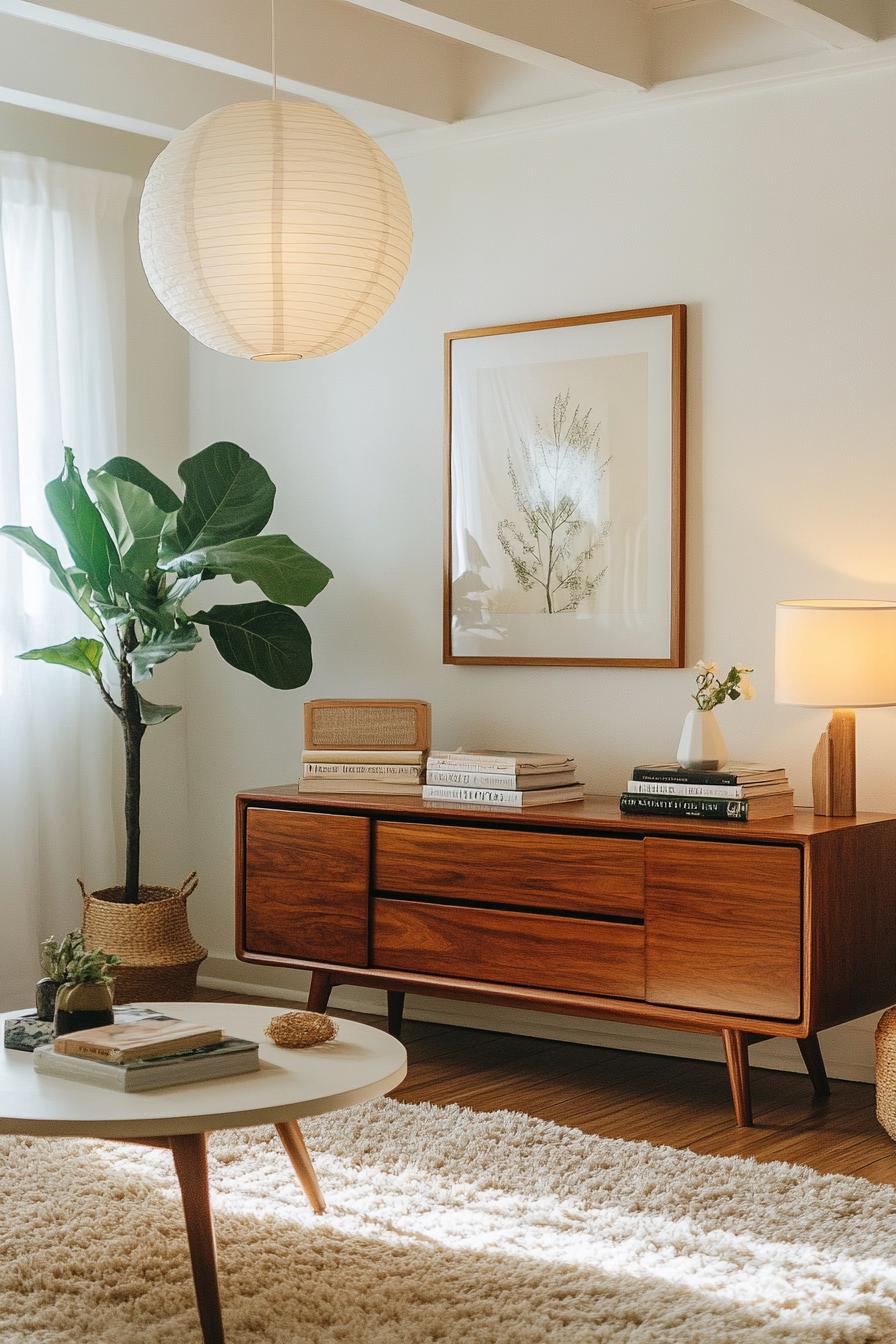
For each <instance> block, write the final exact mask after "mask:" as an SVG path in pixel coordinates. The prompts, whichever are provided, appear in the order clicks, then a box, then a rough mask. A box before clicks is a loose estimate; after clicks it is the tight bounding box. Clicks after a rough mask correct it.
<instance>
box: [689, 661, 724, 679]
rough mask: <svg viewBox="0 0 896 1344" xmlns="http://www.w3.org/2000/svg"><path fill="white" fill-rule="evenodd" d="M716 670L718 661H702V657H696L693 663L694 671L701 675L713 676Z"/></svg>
mask: <svg viewBox="0 0 896 1344" xmlns="http://www.w3.org/2000/svg"><path fill="white" fill-rule="evenodd" d="M718 670H719V665H718V663H714V662H712V661H710V662H704V660H703V659H702V658H700V659H698V661H697V662H696V663H695V664H694V671H695V672H699V673H700V675H701V676H710V677H714V676H715V674H716V673H717V672H718Z"/></svg>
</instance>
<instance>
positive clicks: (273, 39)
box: [271, 0, 277, 99]
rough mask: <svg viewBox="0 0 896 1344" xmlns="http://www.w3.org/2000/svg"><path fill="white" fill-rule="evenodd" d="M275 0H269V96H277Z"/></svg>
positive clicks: (273, 97)
mask: <svg viewBox="0 0 896 1344" xmlns="http://www.w3.org/2000/svg"><path fill="white" fill-rule="evenodd" d="M275 3H276V0H271V98H272V99H275V98H276V97H277V20H276V15H275V12H274V6H275Z"/></svg>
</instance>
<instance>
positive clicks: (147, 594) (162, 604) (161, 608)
mask: <svg viewBox="0 0 896 1344" xmlns="http://www.w3.org/2000/svg"><path fill="white" fill-rule="evenodd" d="M109 585H110V587H111V589H112V593H113V595H114V597H115V598H116V600H117V601H118V602H120V603H122V604H123V605H125V606H126V608H127V611H128V614H129V615H133V616H138V617H139V618H140V620H141V621H142V622H143V624H144V625H147V626H149V627H150V629H152V630H173V629H174V627H175V625H176V624H177V620H176V610H175V608H174V606H172V605H171V604H170V603H168V602H167V601H165V600H160V599H159V597H158V596H157V594H156V589H155V585H154V584H149V583H147V581H146V579H145V578H144V577H143V575H142V574H137V573H135V572H134V570H132V569H126V568H121V567H119V566H117V565H113V566H112V568H111V570H110V571H109ZM114 619H116V620H117V619H120V618H118V617H115V618H114Z"/></svg>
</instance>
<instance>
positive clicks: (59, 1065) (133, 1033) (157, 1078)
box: [34, 1013, 259, 1092]
mask: <svg viewBox="0 0 896 1344" xmlns="http://www.w3.org/2000/svg"><path fill="white" fill-rule="evenodd" d="M34 1067H35V1069H36V1070H37V1072H38V1073H48V1074H52V1075H53V1076H54V1077H57V1078H68V1079H70V1080H71V1081H72V1082H77V1083H92V1084H94V1085H95V1086H97V1087H111V1088H114V1089H115V1090H116V1091H117V1092H148V1091H150V1090H151V1089H152V1088H156V1087H174V1086H176V1085H179V1084H181V1083H199V1082H204V1081H206V1079H209V1078H228V1077H231V1076H233V1075H234V1074H239V1073H254V1072H255V1071H256V1070H257V1069H258V1067H259V1064H258V1043H257V1041H244V1040H241V1039H240V1038H239V1037H237V1036H225V1034H224V1032H223V1031H222V1030H221V1029H220V1027H200V1026H197V1025H196V1024H195V1023H194V1022H182V1021H181V1020H180V1019H179V1018H176V1017H166V1016H165V1015H164V1014H162V1013H148V1014H147V1016H146V1017H145V1019H144V1020H142V1021H138V1022H131V1023H121V1024H119V1023H115V1024H114V1025H113V1026H111V1027H92V1028H88V1030H86V1031H73V1032H70V1033H69V1034H68V1035H66V1036H58V1037H57V1038H56V1040H55V1041H54V1042H53V1043H52V1044H51V1045H39V1046H38V1047H37V1048H36V1050H35V1051H34Z"/></svg>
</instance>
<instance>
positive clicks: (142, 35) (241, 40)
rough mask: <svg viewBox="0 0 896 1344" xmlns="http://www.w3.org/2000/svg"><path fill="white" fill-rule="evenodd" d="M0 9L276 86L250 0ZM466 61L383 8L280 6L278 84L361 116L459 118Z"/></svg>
mask: <svg viewBox="0 0 896 1344" xmlns="http://www.w3.org/2000/svg"><path fill="white" fill-rule="evenodd" d="M0 14H6V15H9V16H11V17H14V18H19V19H24V20H27V21H29V22H31V23H32V24H34V25H35V26H40V28H41V29H43V30H44V31H46V30H48V29H55V30H56V31H57V32H66V33H70V34H73V35H76V36H79V37H82V38H85V39H90V40H92V41H93V42H94V43H95V44H96V45H97V47H99V46H101V45H102V44H108V45H110V46H111V47H118V48H120V49H124V48H129V49H130V50H132V51H136V52H143V53H145V54H146V55H148V56H154V57H157V58H161V59H164V60H165V61H167V62H175V63H178V64H181V65H185V66H191V67H194V68H195V69H196V70H200V71H209V72H213V73H215V74H218V75H226V76H229V77H231V78H232V79H234V80H239V81H241V82H243V83H244V85H245V86H246V87H249V88H250V92H249V93H248V94H247V95H246V96H247V97H249V98H257V97H261V96H263V94H262V92H261V89H264V88H269V87H270V83H271V70H270V55H271V51H270V16H269V14H268V13H266V11H265V9H264V6H262V5H258V4H247V3H245V0H189V3H184V0H152V3H150V4H147V3H145V0H0ZM359 18H360V22H359ZM460 64H461V57H460V54H459V49H458V48H457V47H456V46H455V44H454V43H451V42H447V41H445V40H444V39H439V38H436V37H434V36H433V35H432V34H424V33H421V32H419V31H417V30H415V29H413V28H402V27H400V26H399V25H397V24H394V23H390V22H389V21H388V20H386V19H383V18H381V17H380V16H378V15H376V14H364V15H363V16H359V15H358V14H357V13H356V12H355V11H354V10H352V9H348V8H346V7H344V6H342V5H334V4H332V3H331V0H303V3H302V4H301V5H300V6H298V5H294V4H283V3H281V4H280V6H279V8H278V12H277V66H278V84H279V87H280V88H281V90H282V91H283V92H285V93H292V94H294V95H296V96H298V97H310V98H321V97H322V96H323V97H325V98H326V101H328V102H330V103H332V104H333V105H334V106H337V107H339V109H340V110H341V111H343V112H345V113H346V114H347V115H349V116H353V119H355V120H357V121H359V122H360V123H361V125H366V124H367V119H366V118H365V116H364V109H365V105H366V108H367V111H368V113H374V114H376V113H377V112H379V113H382V112H383V111H386V112H388V113H392V112H397V113H399V114H400V118H399V119H397V121H394V122H393V123H392V126H393V128H394V125H395V124H398V125H401V126H404V127H430V126H435V125H442V124H444V123H447V122H450V121H453V120H454V119H455V117H456V116H457V115H458V84H459V77H458V76H459V70H460ZM89 68H90V67H89V63H88V64H87V65H85V66H84V71H85V73H86V72H89ZM88 77H89V75H88ZM253 85H254V86H256V87H255V89H254V91H251V86H253ZM258 86H261V88H259V87H258ZM45 92H47V93H52V92H53V90H49V89H48V90H46V91H45ZM225 101H226V100H225ZM219 105H220V104H215V103H212V104H210V105H209V106H208V107H206V108H205V109H204V110H205V111H210V110H211V109H212V107H214V106H219ZM358 113H360V115H358Z"/></svg>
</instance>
